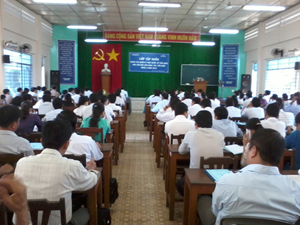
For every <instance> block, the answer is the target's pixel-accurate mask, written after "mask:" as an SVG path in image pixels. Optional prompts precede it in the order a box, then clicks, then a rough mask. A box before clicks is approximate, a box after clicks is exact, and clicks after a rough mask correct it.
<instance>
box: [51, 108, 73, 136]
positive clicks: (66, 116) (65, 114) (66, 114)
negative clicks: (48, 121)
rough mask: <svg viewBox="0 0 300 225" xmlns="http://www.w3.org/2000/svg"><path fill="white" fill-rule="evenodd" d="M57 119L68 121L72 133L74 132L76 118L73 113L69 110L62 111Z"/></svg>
mask: <svg viewBox="0 0 300 225" xmlns="http://www.w3.org/2000/svg"><path fill="white" fill-rule="evenodd" d="M56 118H57V119H61V120H65V121H68V122H69V123H70V124H71V126H72V132H74V131H75V130H76V124H77V116H76V114H75V113H74V112H72V111H70V110H64V111H62V112H61V113H60V114H58V115H57V117H56Z"/></svg>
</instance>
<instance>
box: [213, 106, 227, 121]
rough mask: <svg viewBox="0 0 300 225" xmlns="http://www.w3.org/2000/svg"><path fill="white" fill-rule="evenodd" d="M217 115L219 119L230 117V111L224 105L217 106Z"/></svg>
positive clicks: (215, 111)
mask: <svg viewBox="0 0 300 225" xmlns="http://www.w3.org/2000/svg"><path fill="white" fill-rule="evenodd" d="M214 113H215V116H216V117H217V118H218V120H223V119H227V118H228V111H227V109H226V108H224V107H217V108H215V110H214Z"/></svg>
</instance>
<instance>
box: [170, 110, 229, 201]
mask: <svg viewBox="0 0 300 225" xmlns="http://www.w3.org/2000/svg"><path fill="white" fill-rule="evenodd" d="M211 127H212V117H211V114H210V113H209V112H208V111H206V110H203V111H200V112H198V113H197V115H196V117H195V128H196V130H193V131H189V132H187V133H186V134H185V136H184V139H183V141H182V143H181V145H180V146H179V149H178V152H179V153H180V154H186V153H190V166H189V168H190V169H199V168H200V157H202V156H203V157H205V158H208V157H223V148H224V147H225V142H224V136H223V134H221V133H220V132H218V131H216V130H215V129H212V128H211ZM183 187H184V177H182V178H181V179H180V180H178V181H177V183H176V188H177V190H178V192H179V193H180V194H181V195H182V196H183V193H184V188H183Z"/></svg>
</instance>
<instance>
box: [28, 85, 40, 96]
mask: <svg viewBox="0 0 300 225" xmlns="http://www.w3.org/2000/svg"><path fill="white" fill-rule="evenodd" d="M37 91H38V90H37V88H36V87H32V88H31V89H30V92H29V93H28V94H30V95H31V96H32V97H37Z"/></svg>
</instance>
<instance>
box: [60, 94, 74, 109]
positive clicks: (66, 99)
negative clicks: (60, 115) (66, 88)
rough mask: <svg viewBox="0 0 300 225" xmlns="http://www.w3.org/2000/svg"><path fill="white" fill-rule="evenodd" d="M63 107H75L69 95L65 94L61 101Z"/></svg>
mask: <svg viewBox="0 0 300 225" xmlns="http://www.w3.org/2000/svg"><path fill="white" fill-rule="evenodd" d="M63 106H64V107H74V106H76V105H75V102H74V100H73V99H72V97H71V95H70V94H69V93H68V94H66V95H65V97H64V99H63Z"/></svg>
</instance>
